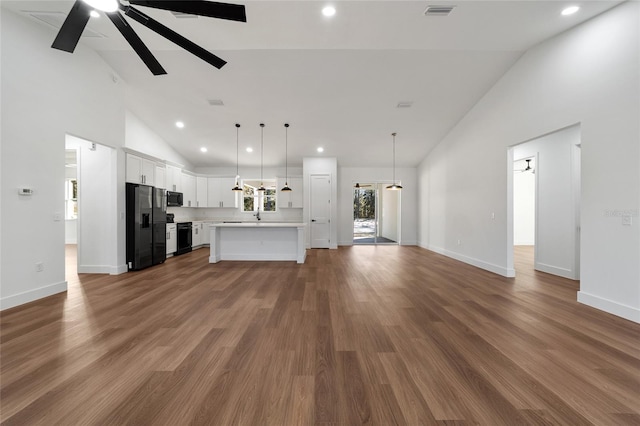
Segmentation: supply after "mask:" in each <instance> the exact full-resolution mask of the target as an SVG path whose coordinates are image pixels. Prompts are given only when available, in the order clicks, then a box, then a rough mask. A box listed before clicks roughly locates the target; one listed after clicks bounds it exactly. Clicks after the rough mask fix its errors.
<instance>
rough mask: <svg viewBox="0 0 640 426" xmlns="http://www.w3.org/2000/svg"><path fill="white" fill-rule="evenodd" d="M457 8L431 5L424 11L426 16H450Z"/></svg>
mask: <svg viewBox="0 0 640 426" xmlns="http://www.w3.org/2000/svg"><path fill="white" fill-rule="evenodd" d="M454 7H455V6H442V5H434V4H433V5H429V6H427V8H426V9H425V10H424V15H425V16H449V14H450V13H451V11H452V10H453V8H454Z"/></svg>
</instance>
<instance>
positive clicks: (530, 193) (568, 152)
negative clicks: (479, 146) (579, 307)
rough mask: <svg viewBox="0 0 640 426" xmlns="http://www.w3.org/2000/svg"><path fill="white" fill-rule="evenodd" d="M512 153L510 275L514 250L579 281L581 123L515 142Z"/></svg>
mask: <svg viewBox="0 0 640 426" xmlns="http://www.w3.org/2000/svg"><path fill="white" fill-rule="evenodd" d="M508 158H509V178H508V182H509V186H510V190H509V191H508V200H507V203H508V214H510V215H511V220H510V221H509V222H510V223H511V226H510V229H509V236H508V244H509V245H510V247H509V250H508V256H509V257H508V272H510V273H511V274H512V275H510V276H513V275H515V270H514V269H513V267H514V251H516V253H518V257H520V258H521V257H522V255H525V256H529V258H532V259H533V269H535V270H537V271H541V272H546V273H549V274H553V275H558V276H561V277H564V278H569V279H573V280H579V279H580V125H579V124H578V125H573V126H570V127H567V128H564V129H560V130H557V131H555V132H552V133H549V134H546V135H542V136H540V137H537V138H535V139H532V140H529V141H526V142H524V143H521V144H518V145H515V146H513V147H512V148H510V150H509V157H508ZM527 253H528V254H527ZM520 266H521V267H522V266H523V265H522V264H521V265H520Z"/></svg>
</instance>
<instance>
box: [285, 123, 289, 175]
mask: <svg viewBox="0 0 640 426" xmlns="http://www.w3.org/2000/svg"><path fill="white" fill-rule="evenodd" d="M288 151H289V124H288V123H285V124H284V186H286V187H288V186H289V160H288V158H287V153H288Z"/></svg>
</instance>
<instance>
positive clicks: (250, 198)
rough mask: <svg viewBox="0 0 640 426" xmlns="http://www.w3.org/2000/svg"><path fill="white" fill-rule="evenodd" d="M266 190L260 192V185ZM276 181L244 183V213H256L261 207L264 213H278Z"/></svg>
mask: <svg viewBox="0 0 640 426" xmlns="http://www.w3.org/2000/svg"><path fill="white" fill-rule="evenodd" d="M261 183H262V184H263V185H264V187H265V188H266V189H265V190H264V191H258V188H259V187H260V184H261ZM276 195H277V191H276V181H275V179H265V180H263V181H260V180H259V179H246V180H243V182H242V211H244V212H255V211H257V210H258V207H260V211H262V212H275V211H276V206H277V202H276Z"/></svg>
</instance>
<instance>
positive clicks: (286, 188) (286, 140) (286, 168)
mask: <svg viewBox="0 0 640 426" xmlns="http://www.w3.org/2000/svg"><path fill="white" fill-rule="evenodd" d="M288 132H289V123H284V187H283V188H282V189H281V190H280V191H282V192H288V191H292V189H291V188H289V162H288V161H287V151H288V147H289V137H288V136H289V134H288Z"/></svg>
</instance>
